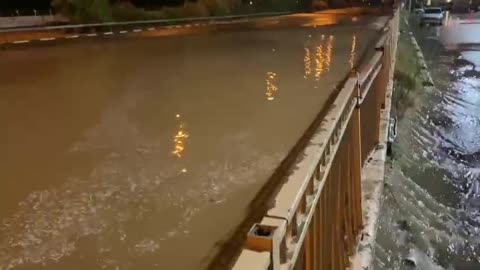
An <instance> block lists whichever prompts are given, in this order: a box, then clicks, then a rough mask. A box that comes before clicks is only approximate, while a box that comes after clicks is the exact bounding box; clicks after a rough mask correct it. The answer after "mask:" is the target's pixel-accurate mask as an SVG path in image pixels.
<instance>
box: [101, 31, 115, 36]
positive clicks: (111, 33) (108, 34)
mask: <svg viewBox="0 0 480 270" xmlns="http://www.w3.org/2000/svg"><path fill="white" fill-rule="evenodd" d="M103 35H105V36H110V35H113V32H105V33H103Z"/></svg>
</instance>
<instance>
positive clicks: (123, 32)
mask: <svg viewBox="0 0 480 270" xmlns="http://www.w3.org/2000/svg"><path fill="white" fill-rule="evenodd" d="M127 32H128V31H126V30H123V31H120V32H118V33H120V34H125V33H127Z"/></svg>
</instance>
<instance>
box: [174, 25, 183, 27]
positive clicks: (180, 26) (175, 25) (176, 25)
mask: <svg viewBox="0 0 480 270" xmlns="http://www.w3.org/2000/svg"><path fill="white" fill-rule="evenodd" d="M174 27H175V28H181V27H182V26H180V25H175V26H174Z"/></svg>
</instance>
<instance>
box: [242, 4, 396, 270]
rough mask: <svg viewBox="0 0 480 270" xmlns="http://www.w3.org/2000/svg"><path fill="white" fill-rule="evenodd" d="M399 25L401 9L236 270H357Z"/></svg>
mask: <svg viewBox="0 0 480 270" xmlns="http://www.w3.org/2000/svg"><path fill="white" fill-rule="evenodd" d="M398 18H399V12H398V10H397V11H395V12H394V15H393V17H392V18H391V20H390V21H389V22H388V23H387V25H386V27H385V33H384V34H383V36H382V38H381V39H380V40H379V41H378V43H377V44H376V46H375V52H374V53H373V56H372V57H371V58H370V60H369V61H368V62H366V63H363V65H361V68H360V69H359V71H358V72H356V73H352V74H351V75H350V76H349V78H348V79H347V81H346V82H345V84H344V85H343V87H342V89H341V90H340V92H339V93H338V96H337V97H336V99H335V101H334V102H333V104H332V105H331V107H330V110H329V111H328V113H327V114H326V116H325V118H324V120H323V121H322V123H321V125H320V127H319V128H318V130H317V132H316V133H315V134H314V135H313V137H312V138H311V140H310V142H309V144H308V145H307V146H306V148H305V149H304V151H303V152H302V153H300V156H299V158H298V162H297V164H296V165H295V169H294V170H293V171H292V172H291V173H290V174H289V175H288V176H287V177H286V181H285V183H284V185H283V186H282V187H281V188H280V190H279V192H278V193H277V195H276V197H275V200H274V207H273V208H271V209H270V210H268V212H267V213H266V214H265V216H264V217H263V219H262V220H261V221H260V222H259V223H256V224H254V226H253V227H252V228H251V230H250V231H249V233H248V235H247V238H246V242H245V248H244V249H243V251H242V253H241V254H240V256H239V258H238V260H237V262H236V263H235V265H234V267H233V268H234V269H235V270H264V269H265V270H266V269H273V270H278V269H308V270H310V269H327V270H332V269H333V270H337V269H346V268H347V267H348V266H349V256H350V255H351V254H352V252H353V250H354V248H355V245H356V243H357V240H358V235H359V232H360V230H361V228H362V201H361V200H362V199H361V184H362V183H361V182H362V181H361V177H362V176H361V175H362V167H363V166H364V165H365V164H366V163H367V159H368V157H369V155H370V154H371V152H372V151H373V150H375V148H376V146H377V143H378V141H379V134H380V132H379V130H380V112H381V109H382V108H384V104H385V93H386V88H387V84H388V80H389V76H390V74H391V72H392V68H391V67H390V65H391V59H392V57H395V55H393V54H394V52H395V49H394V48H395V47H396V44H397V33H398Z"/></svg>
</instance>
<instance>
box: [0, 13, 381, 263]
mask: <svg viewBox="0 0 480 270" xmlns="http://www.w3.org/2000/svg"><path fill="white" fill-rule="evenodd" d="M299 17H301V18H303V19H302V20H303V21H304V20H305V18H307V17H308V16H307V17H306V16H300V15H299ZM294 19H295V18H294ZM307 20H308V21H309V23H307V24H302V25H300V24H299V25H297V27H291V26H289V27H285V28H282V27H280V26H277V25H279V22H281V21H282V19H272V20H263V21H262V23H264V24H265V26H262V27H263V29H262V30H261V31H257V30H252V29H250V30H241V29H240V30H239V29H237V30H236V31H223V32H214V31H211V32H210V33H202V34H198V35H180V36H168V37H155V35H153V34H150V36H148V37H147V36H145V37H136V38H130V39H115V40H107V39H103V40H98V39H91V40H83V41H78V42H72V43H58V44H56V45H44V46H34V47H22V48H9V49H7V50H3V51H0V70H1V71H0V130H1V132H0V149H1V151H0V179H1V188H0V221H1V223H0V269H1V270H10V269H52V270H53V269H62V270H64V269H71V270H75V269H82V270H84V269H115V270H122V269H175V270H182V269H201V268H205V267H206V266H207V265H208V262H209V260H210V259H211V258H212V256H213V255H214V254H215V253H216V252H217V249H216V246H218V245H219V244H220V243H221V242H222V241H223V240H225V239H227V238H228V236H229V235H230V234H231V233H232V232H233V231H234V229H235V227H236V226H237V225H238V224H239V223H240V221H242V220H243V219H244V213H245V210H246V208H247V206H248V204H249V203H250V201H251V200H252V199H253V198H254V196H255V194H256V193H257V192H258V191H259V189H260V187H261V186H262V185H264V184H265V183H266V181H267V180H268V179H269V177H270V176H271V174H272V172H273V171H274V170H275V169H276V167H277V166H278V165H279V163H280V161H281V160H282V159H283V158H285V156H286V155H287V153H288V152H289V150H290V149H291V148H292V147H293V145H294V144H295V143H296V142H297V140H298V139H299V138H300V136H301V135H302V134H303V132H304V131H305V130H306V128H307V127H308V125H309V124H310V123H311V122H312V120H313V119H314V118H315V116H316V115H317V114H318V113H319V111H320V110H321V108H322V106H323V105H324V103H325V100H326V99H327V97H328V96H329V95H330V94H331V92H332V90H333V87H334V85H335V84H336V83H337V82H338V81H340V80H341V79H343V78H344V77H345V76H346V74H347V73H348V72H349V70H350V68H351V67H352V66H353V65H354V63H355V61H356V60H357V58H358V55H361V54H363V52H364V51H365V50H366V49H367V43H369V42H371V41H372V40H373V38H374V36H375V35H376V31H377V30H378V24H375V23H374V19H373V18H372V19H369V20H367V19H360V20H355V22H350V23H342V24H339V25H331V26H321V25H322V24H325V22H326V21H327V22H330V23H332V20H328V18H325V17H316V16H312V15H310V17H308V18H307ZM333 23H334V22H333ZM317 26H318V27H317Z"/></svg>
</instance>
